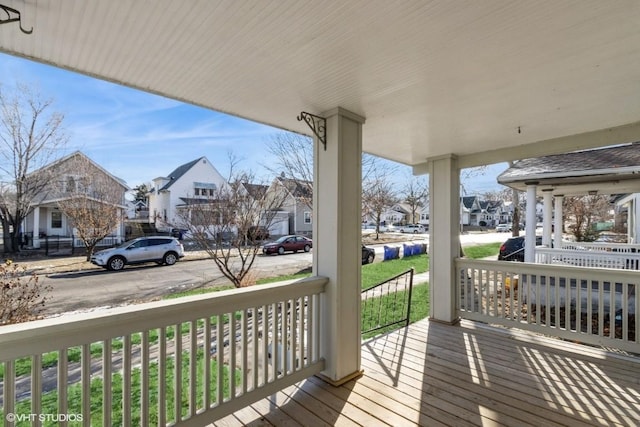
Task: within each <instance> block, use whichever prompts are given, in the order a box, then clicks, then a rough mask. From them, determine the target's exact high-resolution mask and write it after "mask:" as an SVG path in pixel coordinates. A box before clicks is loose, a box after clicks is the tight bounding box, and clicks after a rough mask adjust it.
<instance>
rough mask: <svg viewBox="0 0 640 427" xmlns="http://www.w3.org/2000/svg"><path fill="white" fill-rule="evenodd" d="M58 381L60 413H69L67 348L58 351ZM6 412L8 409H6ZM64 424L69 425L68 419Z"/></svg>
mask: <svg viewBox="0 0 640 427" xmlns="http://www.w3.org/2000/svg"><path fill="white" fill-rule="evenodd" d="M57 373H58V383H57V384H56V387H57V391H58V413H59V414H68V413H69V399H68V397H67V390H68V388H67V387H68V386H67V384H68V378H67V377H68V375H69V359H68V351H67V349H66V348H63V349H62V350H59V351H58V368H57ZM4 384H5V387H6V386H7V382H6V381H5V383H4ZM5 414H6V411H5ZM61 425H62V426H65V425H67V421H66V420H65V421H64V423H61Z"/></svg>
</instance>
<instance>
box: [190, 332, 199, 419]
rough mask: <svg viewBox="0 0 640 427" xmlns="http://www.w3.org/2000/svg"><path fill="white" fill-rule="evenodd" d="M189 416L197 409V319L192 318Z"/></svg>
mask: <svg viewBox="0 0 640 427" xmlns="http://www.w3.org/2000/svg"><path fill="white" fill-rule="evenodd" d="M189 332H190V337H189V416H190V417H193V416H194V415H195V414H196V412H197V410H198V397H197V390H198V321H197V320H192V321H191V323H190V325H189Z"/></svg>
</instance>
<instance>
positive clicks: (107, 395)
mask: <svg viewBox="0 0 640 427" xmlns="http://www.w3.org/2000/svg"><path fill="white" fill-rule="evenodd" d="M111 351H112V350H111V340H110V339H107V340H104V341H103V342H102V425H103V426H105V427H109V426H111V424H112V423H111V412H112V410H113V399H112V392H111V384H112V378H111V377H112V375H113V372H112V356H111ZM65 357H66V356H65Z"/></svg>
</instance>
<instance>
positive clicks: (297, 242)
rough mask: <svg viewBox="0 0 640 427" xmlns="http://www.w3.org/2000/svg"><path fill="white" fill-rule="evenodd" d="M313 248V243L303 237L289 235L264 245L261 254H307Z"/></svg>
mask: <svg viewBox="0 0 640 427" xmlns="http://www.w3.org/2000/svg"><path fill="white" fill-rule="evenodd" d="M312 247H313V241H312V240H311V239H309V238H307V237H304V236H297V235H290V236H282V237H280V238H279V239H278V240H276V241H275V242H271V243H266V244H265V245H264V246H263V247H262V253H263V254H265V255H268V254H278V255H282V254H284V253H285V252H294V253H295V252H298V251H305V252H309V251H310V250H311V248H312Z"/></svg>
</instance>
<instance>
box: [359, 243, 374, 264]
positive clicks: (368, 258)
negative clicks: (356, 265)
mask: <svg viewBox="0 0 640 427" xmlns="http://www.w3.org/2000/svg"><path fill="white" fill-rule="evenodd" d="M374 259H376V251H374V250H373V248H368V247H366V246H365V245H362V264H363V265H364V264H371V263H373V260H374Z"/></svg>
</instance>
